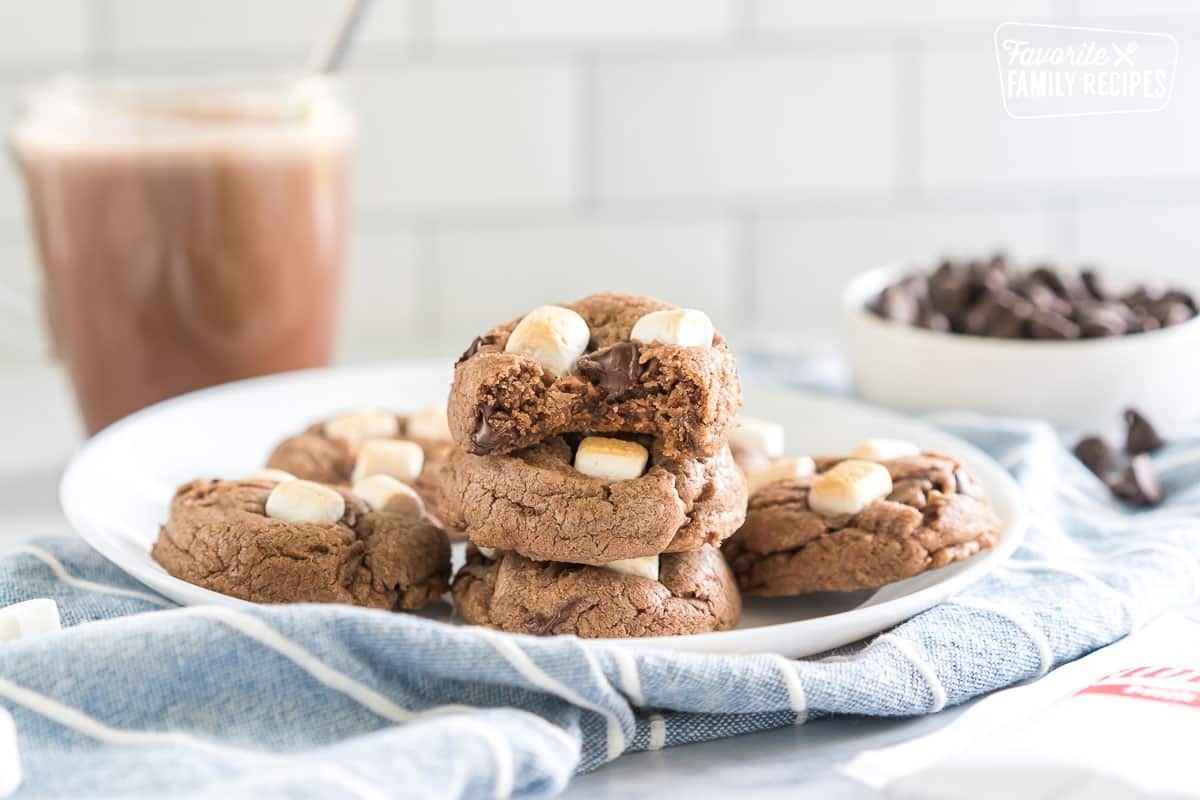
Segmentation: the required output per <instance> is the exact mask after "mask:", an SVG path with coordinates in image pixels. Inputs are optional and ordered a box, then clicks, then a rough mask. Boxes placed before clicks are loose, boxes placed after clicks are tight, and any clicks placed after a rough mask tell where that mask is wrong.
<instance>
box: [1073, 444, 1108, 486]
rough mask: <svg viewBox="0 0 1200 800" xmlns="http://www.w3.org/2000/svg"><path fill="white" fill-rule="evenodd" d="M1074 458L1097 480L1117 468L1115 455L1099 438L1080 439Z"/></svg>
mask: <svg viewBox="0 0 1200 800" xmlns="http://www.w3.org/2000/svg"><path fill="white" fill-rule="evenodd" d="M1075 457H1076V458H1078V459H1079V460H1080V461H1081V462H1083V465H1084V466H1085V467H1087V468H1088V469H1089V470H1091V471H1092V474H1093V475H1095V476H1097V477H1099V478H1104V477H1106V476H1107V475H1108V474H1109V473H1110V472H1112V471H1113V470H1114V469H1116V467H1117V454H1116V453H1115V452H1114V451H1113V449H1112V448H1111V447H1109V445H1108V442H1106V441H1104V440H1103V439H1101V438H1100V437H1099V436H1088V437H1086V438H1084V439H1080V440H1079V444H1077V445H1075Z"/></svg>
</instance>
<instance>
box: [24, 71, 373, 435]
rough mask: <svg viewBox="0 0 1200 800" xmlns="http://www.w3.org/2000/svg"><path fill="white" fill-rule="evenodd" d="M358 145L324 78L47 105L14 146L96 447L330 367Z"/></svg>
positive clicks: (62, 85) (69, 91) (71, 90)
mask: <svg viewBox="0 0 1200 800" xmlns="http://www.w3.org/2000/svg"><path fill="white" fill-rule="evenodd" d="M353 142H354V123H353V118H352V116H351V115H350V113H349V112H348V111H347V109H346V107H345V105H344V103H343V102H342V99H341V95H340V92H339V91H338V87H337V85H336V83H334V82H331V81H330V80H329V79H324V78H305V79H302V80H297V81H294V82H244V81H227V82H218V83H211V84H204V85H195V84H193V85H181V84H179V83H170V84H167V83H153V84H145V83H143V84H129V83H103V84H100V83H91V82H86V81H79V80H58V81H54V82H52V83H49V84H47V85H44V86H40V87H37V88H35V89H34V90H33V91H31V92H30V93H29V95H28V97H27V100H26V103H25V105H24V108H23V110H22V114H21V116H20V118H19V120H18V122H17V124H16V125H15V127H14V128H13V130H12V132H11V135H10V145H11V147H12V151H13V154H14V156H15V158H16V162H17V164H18V165H19V169H20V171H21V173H22V174H23V176H24V178H25V186H26V190H27V196H28V200H29V207H30V218H31V222H32V226H33V232H34V235H35V237H36V240H37V246H38V252H39V255H40V258H41V262H42V267H43V295H44V305H45V313H46V321H47V324H48V326H49V329H50V334H51V339H52V342H53V346H54V351H55V354H56V355H57V356H58V357H59V358H61V359H62V361H63V362H64V363H65V365H66V367H67V369H68V371H69V372H70V375H71V380H72V382H73V384H74V387H75V393H76V397H77V399H78V402H79V407H80V409H81V411H82V413H83V418H84V422H85V423H86V425H87V428H88V430H89V432H95V431H98V430H99V429H101V428H103V427H104V426H106V425H108V424H109V423H111V422H113V421H114V420H116V419H119V418H120V417H122V416H125V415H126V414H128V413H130V412H132V411H134V410H136V409H138V408H141V407H143V406H146V405H148V404H150V403H153V402H155V401H158V400H162V399H164V398H167V397H171V396H173V395H176V394H180V393H183V392H187V391H190V390H193V389H198V388H200V387H204V386H211V385H213V384H217V383H223V382H225V381H230V380H236V379H239V378H246V377H250V376H253V375H262V374H265V373H270V372H280V371H285V370H291V369H298V368H302V367H312V366H319V365H322V364H325V363H327V362H328V361H329V358H330V354H331V349H332V340H333V332H334V326H335V323H336V320H337V311H338V305H339V295H340V285H341V276H342V270H343V259H344V251H345V241H346V228H347V202H348V198H347V184H348V181H349V175H348V173H349V162H350V155H351V151H352V149H353Z"/></svg>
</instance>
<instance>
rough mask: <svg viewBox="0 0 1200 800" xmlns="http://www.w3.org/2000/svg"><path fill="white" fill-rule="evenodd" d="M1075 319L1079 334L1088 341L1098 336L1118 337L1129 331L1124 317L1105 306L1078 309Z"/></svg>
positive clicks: (1099, 304)
mask: <svg viewBox="0 0 1200 800" xmlns="http://www.w3.org/2000/svg"><path fill="white" fill-rule="evenodd" d="M1121 308H1124V306H1121ZM1077 319H1078V322H1079V330H1080V332H1081V333H1082V334H1083V335H1084V336H1085V337H1087V338H1089V339H1093V338H1097V337H1100V336H1119V335H1120V334H1122V333H1125V332H1126V331H1127V330H1129V326H1128V324H1127V323H1126V321H1125V316H1124V315H1123V314H1122V313H1121V312H1119V311H1117V310H1115V309H1113V308H1109V307H1108V306H1107V305H1106V304H1101V303H1096V304H1095V305H1093V306H1087V307H1084V308H1082V309H1080V310H1079V311H1078V314H1077Z"/></svg>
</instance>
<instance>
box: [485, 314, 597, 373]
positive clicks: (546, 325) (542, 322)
mask: <svg viewBox="0 0 1200 800" xmlns="http://www.w3.org/2000/svg"><path fill="white" fill-rule="evenodd" d="M591 338H592V332H591V330H590V329H589V328H588V325H587V323H586V322H585V321H584V319H583V317H581V316H579V315H578V314H576V313H575V312H574V311H572V310H571V309H569V308H563V307H562V306H538V307H537V308H535V309H534V310H533V311H530V312H529V313H528V314H526V315H525V316H524V317H523V318H522V319H521V321H520V322H518V323H517V327H515V328H513V332H512V333H510V334H509V335H508V343H507V344H505V345H504V352H506V353H521V354H523V355H527V356H532V357H533V358H534V359H535V360H536V361H537V362H538V363H539V364H541V365H542V367H543V368H544V369H545V370H546V371H547V372H549V373H550V374H551V375H553V376H554V377H556V378H557V377H559V376H562V375H567V374H569V373H571V372H574V371H575V362H576V361H577V360H579V357H580V356H581V355H583V352H584V351H585V350H587V346H588V341H589V340H590V339H591Z"/></svg>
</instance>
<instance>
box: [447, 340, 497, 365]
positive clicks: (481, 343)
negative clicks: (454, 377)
mask: <svg viewBox="0 0 1200 800" xmlns="http://www.w3.org/2000/svg"><path fill="white" fill-rule="evenodd" d="M496 339H497V336H496V334H494V333H485V334H484V335H483V336H476V337H475V341H473V342H471V346H470V347H468V348H467V349H466V350H464V351H463V354H462V355H461V356H459V357H458V361H456V362H454V363H455V366H457V365H459V364H461V363H462V362H464V361H466V360H467V359H468V358H470V357H471V356H473V355H475V354H476V353H478V352H479V351H480V350H482V349H483V348H484V347H487V346H488V345H493V344H495V343H496Z"/></svg>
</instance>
